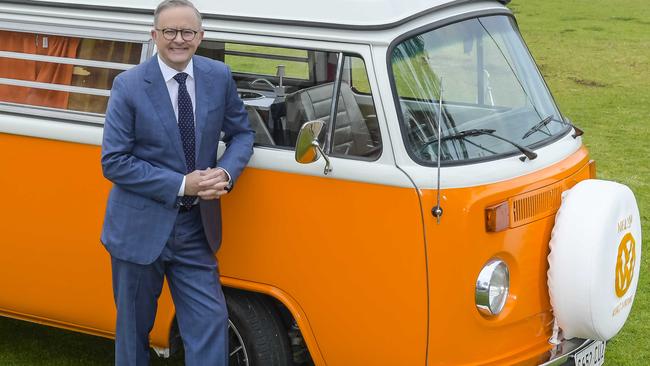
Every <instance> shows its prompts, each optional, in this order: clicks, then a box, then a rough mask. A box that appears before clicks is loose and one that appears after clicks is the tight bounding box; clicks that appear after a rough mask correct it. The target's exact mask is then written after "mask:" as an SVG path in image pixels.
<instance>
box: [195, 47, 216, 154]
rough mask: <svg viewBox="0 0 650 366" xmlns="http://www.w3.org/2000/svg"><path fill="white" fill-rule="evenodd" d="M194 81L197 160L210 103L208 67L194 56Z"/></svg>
mask: <svg viewBox="0 0 650 366" xmlns="http://www.w3.org/2000/svg"><path fill="white" fill-rule="evenodd" d="M193 60H194V61H193V63H194V82H195V86H196V108H195V110H196V117H195V120H196V160H197V162H198V161H199V153H200V151H201V142H202V141H203V131H205V127H206V126H205V125H206V123H208V121H207V119H208V106H209V105H210V95H212V93H210V87H209V86H210V75H209V74H210V69H209V68H208V67H206V65H205V64H204V63H203V62H201V61H202V60H201V59H200V58H198V57H194V59H193Z"/></svg>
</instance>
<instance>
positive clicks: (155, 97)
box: [145, 56, 198, 165]
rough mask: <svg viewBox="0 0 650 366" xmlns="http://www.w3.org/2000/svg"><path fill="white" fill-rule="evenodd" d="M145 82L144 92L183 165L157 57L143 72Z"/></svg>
mask: <svg viewBox="0 0 650 366" xmlns="http://www.w3.org/2000/svg"><path fill="white" fill-rule="evenodd" d="M145 81H146V82H147V83H148V85H147V86H146V92H147V95H148V96H149V99H150V100H151V103H152V104H153V106H154V108H155V110H156V114H157V115H158V117H159V119H160V121H161V124H162V125H163V127H164V128H165V130H166V131H167V135H169V141H171V144H172V146H173V147H174V149H175V150H176V153H177V154H178V156H179V157H180V159H181V161H182V162H183V165H185V154H184V153H183V143H182V142H181V135H180V133H179V132H178V122H177V121H176V115H174V107H173V106H172V101H171V100H170V98H169V92H168V91H167V85H165V80H164V79H163V76H162V72H161V71H160V66H158V57H157V56H154V57H152V58H151V59H150V60H149V64H148V65H147V70H146V72H145ZM197 111H198V108H197Z"/></svg>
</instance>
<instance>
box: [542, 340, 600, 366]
mask: <svg viewBox="0 0 650 366" xmlns="http://www.w3.org/2000/svg"><path fill="white" fill-rule="evenodd" d="M594 342H596V341H594V340H591V339H581V338H573V339H569V340H565V341H563V342H562V343H560V344H558V345H557V346H555V347H553V348H552V349H551V350H550V351H548V361H546V362H544V363H541V364H539V366H570V365H575V363H574V362H573V356H574V355H575V354H576V353H578V352H580V351H582V350H583V349H585V348H587V347H589V346H590V345H592V344H593V343H594Z"/></svg>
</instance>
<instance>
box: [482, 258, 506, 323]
mask: <svg viewBox="0 0 650 366" xmlns="http://www.w3.org/2000/svg"><path fill="white" fill-rule="evenodd" d="M509 289H510V274H509V272H508V265H507V264H506V262H504V261H502V260H501V259H492V260H490V261H489V262H488V263H487V264H486V265H485V266H483V269H481V272H480V273H479V274H478V279H476V295H475V300H476V307H477V308H478V311H479V312H480V313H481V314H483V315H497V314H499V313H500V312H501V310H503V306H504V305H505V304H506V300H507V299H508V291H509Z"/></svg>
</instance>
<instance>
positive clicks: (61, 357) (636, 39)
mask: <svg viewBox="0 0 650 366" xmlns="http://www.w3.org/2000/svg"><path fill="white" fill-rule="evenodd" d="M510 7H511V9H513V11H515V13H516V16H517V19H518V22H519V26H520V28H521V31H522V34H523V36H524V38H525V39H526V41H527V43H528V45H529V47H530V49H531V52H532V53H533V55H534V57H535V58H536V60H537V62H538V64H539V66H540V69H541V70H542V73H543V74H544V76H545V78H546V80H547V82H548V84H549V87H550V88H551V90H552V91H553V94H554V96H555V98H556V101H557V102H558V104H559V105H560V108H561V110H562V111H563V113H564V114H565V115H567V116H568V117H570V118H571V119H572V120H573V121H574V122H575V123H576V124H578V125H579V126H580V127H582V128H583V129H584V130H585V131H586V134H585V136H584V141H585V143H586V144H587V146H588V147H589V149H590V151H591V155H592V157H593V158H594V159H596V161H597V162H598V174H599V177H600V178H602V179H610V180H615V181H618V182H621V183H624V184H627V185H628V186H630V187H631V188H632V190H633V191H634V193H635V194H636V197H637V200H638V202H639V208H640V210H641V215H642V220H643V231H644V233H645V234H646V237H645V238H644V240H643V246H644V247H645V248H646V249H647V248H648V239H647V235H650V234H648V233H650V231H648V228H649V226H648V225H649V223H648V216H649V215H650V159H649V158H650V144H649V143H648V141H647V139H648V136H649V135H650V127H649V126H650V124H649V123H648V122H649V121H648V119H650V6H649V5H648V3H647V0H571V1H567V0H526V1H524V0H514V1H513V2H512V3H511V4H510ZM648 258H649V254H648V253H647V252H646V253H644V256H643V257H642V264H641V277H640V280H639V288H638V290H637V297H636V301H635V303H634V307H633V310H632V313H631V315H630V318H629V320H628V322H627V324H626V325H625V327H624V328H623V330H622V331H621V333H620V334H619V335H617V336H616V337H615V338H614V339H613V340H612V341H611V342H610V343H609V344H608V346H607V354H606V365H615V366H618V365H630V366H631V365H647V364H648V362H650V361H648V360H650V277H649V276H650V274H649V273H648V271H650V266H649V263H650V260H649V259H648ZM152 359H153V362H152V365H181V364H182V362H181V361H178V360H175V361H174V360H172V361H167V360H162V359H157V358H155V357H154V358H152ZM112 363H113V342H112V341H111V340H107V339H103V338H99V337H93V336H88V335H83V334H77V333H73V332H69V331H64V330H59V329H54V328H50V327H45V326H40V325H36V324H29V323H26V322H20V321H16V320H12V319H4V318H2V319H0V365H3V366H5V365H7V366H9V365H111V364H112Z"/></svg>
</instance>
